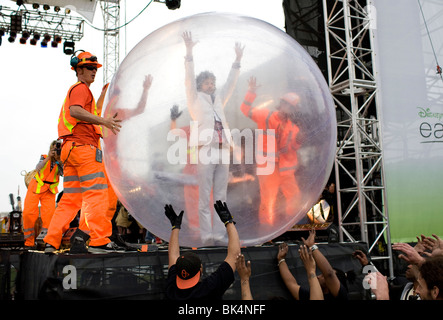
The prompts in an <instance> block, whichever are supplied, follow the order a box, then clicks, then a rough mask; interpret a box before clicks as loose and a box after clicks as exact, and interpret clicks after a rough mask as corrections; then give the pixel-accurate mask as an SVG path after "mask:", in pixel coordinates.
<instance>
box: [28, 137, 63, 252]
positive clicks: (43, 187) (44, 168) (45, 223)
mask: <svg viewBox="0 0 443 320" xmlns="http://www.w3.org/2000/svg"><path fill="white" fill-rule="evenodd" d="M56 143H57V141H53V142H52V143H51V145H50V147H49V152H48V154H47V155H46V154H43V155H42V156H41V158H40V162H39V163H38V164H37V166H36V167H35V170H36V171H37V173H36V174H35V176H34V177H33V178H32V179H31V181H30V182H29V185H28V191H27V193H26V197H25V206H24V209H23V231H24V238H25V247H34V246H35V237H36V235H35V233H34V230H35V229H34V228H35V222H36V221H37V219H38V216H39V208H38V205H39V204H40V205H41V206H40V216H41V219H42V231H44V230H47V229H48V227H49V223H50V222H51V219H52V215H53V214H54V211H55V195H56V194H57V193H58V183H59V177H60V174H61V173H62V172H63V169H62V168H61V163H60V162H59V161H60V157H59V155H58V154H57V152H56Z"/></svg>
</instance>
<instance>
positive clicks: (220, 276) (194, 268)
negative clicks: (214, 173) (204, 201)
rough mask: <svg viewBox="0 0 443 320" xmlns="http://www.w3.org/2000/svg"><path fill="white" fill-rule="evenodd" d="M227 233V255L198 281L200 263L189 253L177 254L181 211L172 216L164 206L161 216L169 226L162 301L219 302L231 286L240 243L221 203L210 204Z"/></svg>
mask: <svg viewBox="0 0 443 320" xmlns="http://www.w3.org/2000/svg"><path fill="white" fill-rule="evenodd" d="M214 208H215V210H216V211H217V214H218V216H219V217H220V219H221V221H222V222H223V224H224V225H225V227H226V231H227V233H228V253H227V255H226V258H225V260H224V261H223V262H222V263H221V264H220V266H219V267H218V268H217V270H216V271H214V272H213V273H212V274H211V275H209V276H208V277H206V278H204V279H202V271H203V267H202V262H201V260H200V258H199V257H198V255H197V254H196V253H194V252H193V251H186V252H184V253H182V254H181V253H180V245H179V232H180V228H181V223H182V218H183V213H184V211H181V212H180V214H178V215H177V214H176V213H175V211H174V209H173V208H172V205H170V204H169V205H166V206H165V215H166V217H168V219H169V221H170V222H171V225H172V231H171V236H170V240H169V247H168V255H169V267H168V279H167V284H166V297H167V298H168V299H171V300H221V299H222V297H223V294H224V293H225V291H226V290H227V289H228V288H229V286H230V285H231V284H232V283H233V282H234V272H235V263H236V258H237V256H238V255H239V254H240V239H239V236H238V232H237V228H236V227H235V221H234V219H233V218H232V215H231V213H230V212H229V209H228V207H227V205H226V203H225V202H223V203H222V202H221V201H217V202H216V203H215V204H214Z"/></svg>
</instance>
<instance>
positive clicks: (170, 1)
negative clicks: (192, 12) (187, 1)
mask: <svg viewBox="0 0 443 320" xmlns="http://www.w3.org/2000/svg"><path fill="white" fill-rule="evenodd" d="M180 2H181V0H166V1H165V3H166V6H167V7H168V9H169V10H175V9H178V8H180Z"/></svg>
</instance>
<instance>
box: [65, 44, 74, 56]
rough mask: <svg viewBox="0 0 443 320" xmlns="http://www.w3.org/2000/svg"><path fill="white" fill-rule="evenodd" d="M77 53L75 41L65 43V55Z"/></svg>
mask: <svg viewBox="0 0 443 320" xmlns="http://www.w3.org/2000/svg"><path fill="white" fill-rule="evenodd" d="M74 52H75V43H74V41H65V42H64V43H63V53H64V54H67V55H71V54H73V53H74Z"/></svg>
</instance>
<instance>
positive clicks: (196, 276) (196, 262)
mask: <svg viewBox="0 0 443 320" xmlns="http://www.w3.org/2000/svg"><path fill="white" fill-rule="evenodd" d="M175 265H176V268H177V280H176V283H177V287H178V288H179V289H189V288H192V287H193V286H195V285H196V284H197V283H198V281H199V280H200V277H201V270H200V268H201V260H200V258H199V257H198V255H197V254H195V253H194V252H192V251H188V252H185V253H183V254H181V255H180V257H178V258H177V262H176V263H175Z"/></svg>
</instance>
